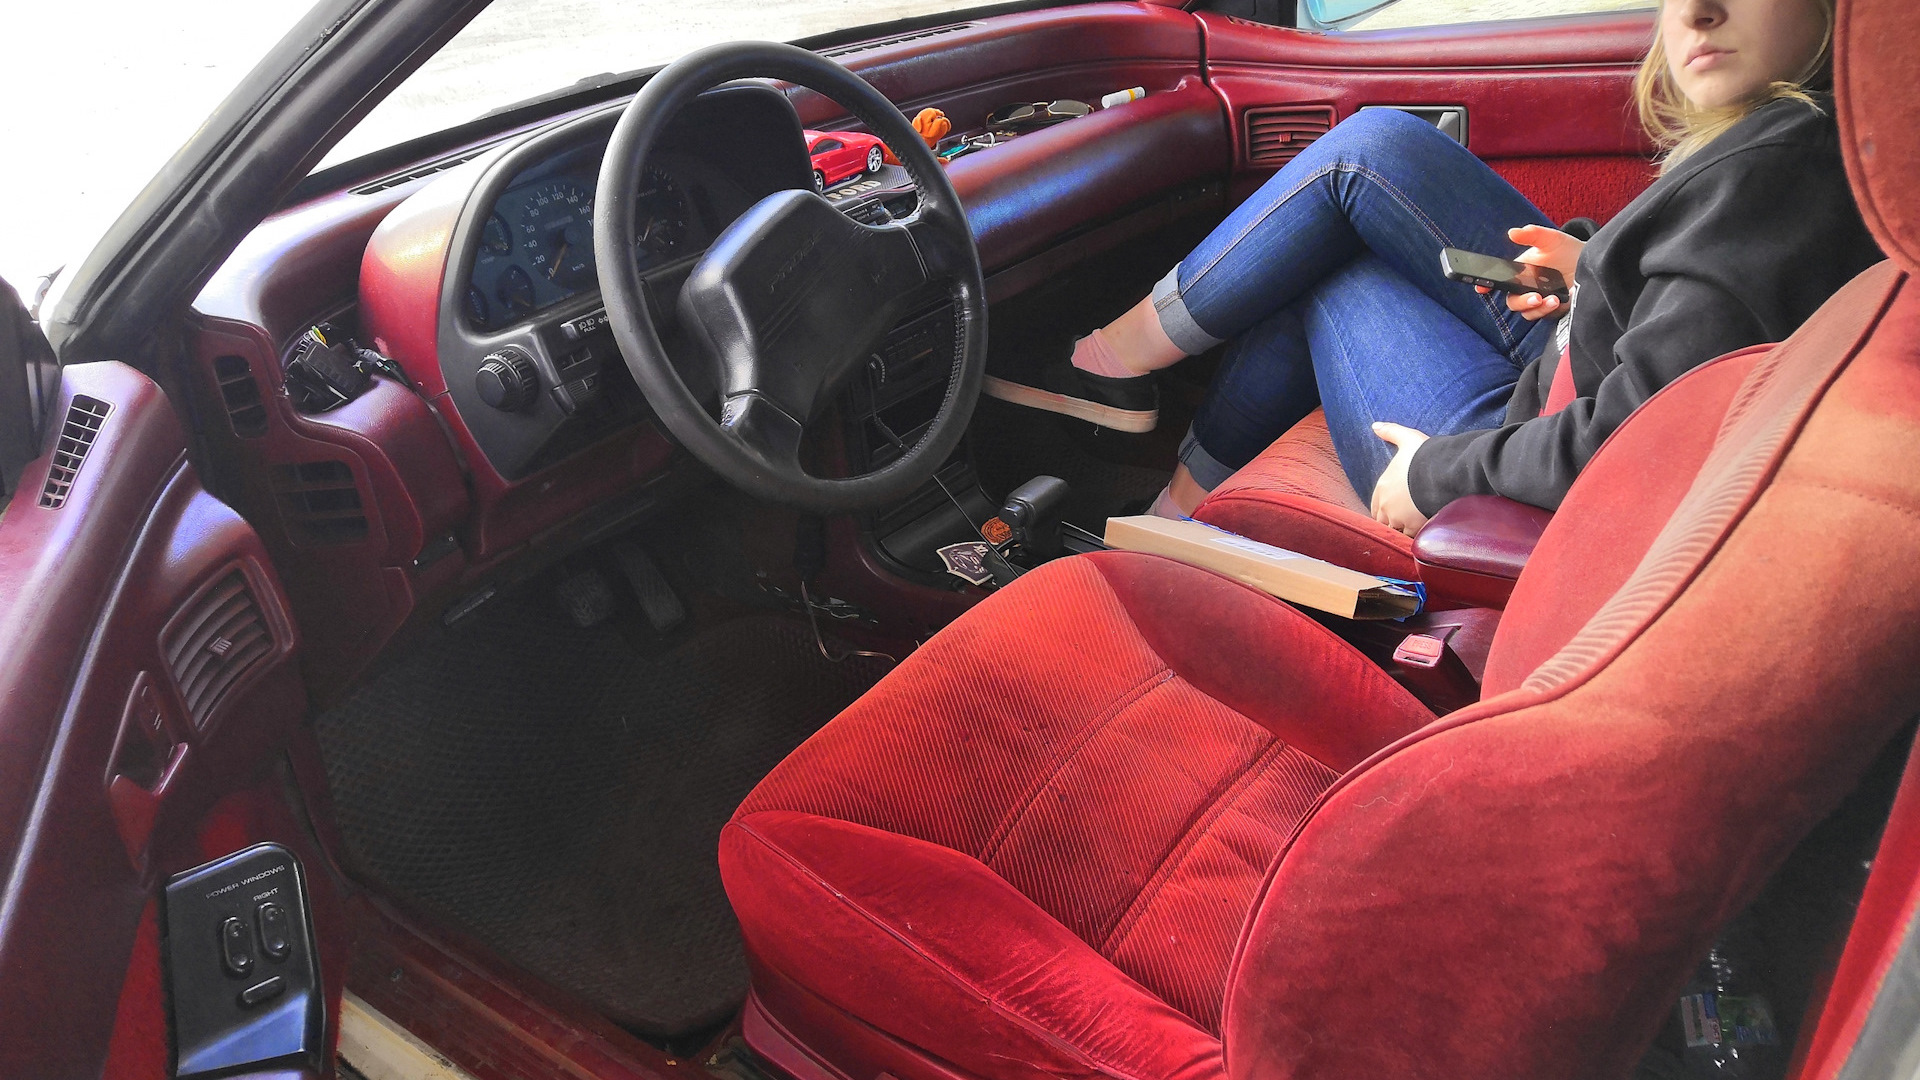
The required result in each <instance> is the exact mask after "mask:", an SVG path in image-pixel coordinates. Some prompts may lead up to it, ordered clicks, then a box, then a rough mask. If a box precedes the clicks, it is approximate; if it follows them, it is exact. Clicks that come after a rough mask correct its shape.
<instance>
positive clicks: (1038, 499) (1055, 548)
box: [1000, 476, 1067, 559]
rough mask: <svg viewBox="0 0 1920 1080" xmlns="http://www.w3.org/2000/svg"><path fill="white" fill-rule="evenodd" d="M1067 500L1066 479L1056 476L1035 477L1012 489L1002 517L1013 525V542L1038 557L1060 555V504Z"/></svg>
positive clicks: (1047, 557)
mask: <svg viewBox="0 0 1920 1080" xmlns="http://www.w3.org/2000/svg"><path fill="white" fill-rule="evenodd" d="M1066 501H1067V482H1066V481H1065V480H1062V479H1060V478H1059V477H1057V476H1036V477H1034V478H1033V479H1031V480H1029V481H1027V482H1026V483H1024V484H1021V485H1020V486H1019V487H1017V488H1015V489H1013V494H1011V495H1009V496H1007V502H1006V505H1004V506H1002V507H1001V508H1000V520H1002V521H1004V522H1006V523H1007V524H1008V525H1009V526H1011V527H1012V528H1013V540H1014V543H1017V544H1019V545H1020V546H1021V547H1022V548H1024V549H1026V551H1027V553H1028V554H1030V555H1032V556H1034V557H1035V558H1039V559H1051V558H1053V557H1054V556H1055V555H1058V554H1060V507H1061V506H1062V505H1063V504H1064V503H1065V502H1066Z"/></svg>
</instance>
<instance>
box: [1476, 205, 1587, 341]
mask: <svg viewBox="0 0 1920 1080" xmlns="http://www.w3.org/2000/svg"><path fill="white" fill-rule="evenodd" d="M1507 239H1509V240H1512V241H1513V242H1514V243H1516V244H1527V245H1530V246H1529V247H1528V248H1527V250H1525V251H1523V252H1521V253H1520V254H1518V255H1516V256H1514V259H1513V261H1514V262H1523V263H1530V264H1532V265H1534V266H1550V267H1552V268H1553V269H1555V270H1558V271H1560V276H1561V277H1563V278H1566V279H1567V284H1568V285H1572V284H1573V270H1574V267H1575V265H1577V264H1578V263H1579V261H1580V249H1581V248H1584V247H1586V246H1587V243H1586V241H1584V240H1581V239H1579V238H1578V237H1574V236H1569V235H1568V234H1566V233H1563V232H1561V231H1560V230H1559V229H1549V228H1547V227H1546V226H1545V225H1522V226H1521V227H1520V228H1517V229H1508V230H1507ZM1474 288H1476V289H1478V290H1480V291H1481V292H1483V293H1484V292H1487V291H1488V289H1487V287H1486V286H1484V285H1475V286H1474ZM1565 306H1566V303H1565V301H1563V300H1561V299H1560V298H1559V297H1557V296H1541V295H1540V294H1539V293H1508V294H1507V310H1508V311H1512V312H1516V313H1518V314H1519V316H1520V317H1521V318H1523V319H1526V320H1528V321H1532V320H1535V319H1544V318H1546V317H1547V316H1549V315H1558V314H1560V313H1561V309H1562V308H1564V307H1565Z"/></svg>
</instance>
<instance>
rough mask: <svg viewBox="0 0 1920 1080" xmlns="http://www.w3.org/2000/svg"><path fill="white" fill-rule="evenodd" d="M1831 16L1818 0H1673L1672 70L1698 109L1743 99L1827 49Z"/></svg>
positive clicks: (1668, 31)
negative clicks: (1823, 44) (1825, 41)
mask: <svg viewBox="0 0 1920 1080" xmlns="http://www.w3.org/2000/svg"><path fill="white" fill-rule="evenodd" d="M1826 31H1827V24H1826V17H1825V16H1824V15H1822V14H1821V13H1820V8H1819V7H1818V5H1816V4H1815V3H1814V2H1813V0H1666V2H1665V3H1663V4H1661V6H1660V35H1661V38H1662V39H1663V40H1664V41H1665V43H1666V50H1667V70H1668V71H1670V72H1672V73H1673V81H1674V83H1675V84H1676V85H1678V86H1679V87H1680V92H1681V93H1683V94H1685V95H1686V96H1687V100H1688V101H1691V102H1692V103H1693V104H1694V105H1695V106H1696V107H1698V108H1702V109H1717V108H1722V107H1724V106H1728V105H1737V104H1739V103H1740V102H1743V101H1746V100H1748V99H1750V98H1752V97H1753V96H1754V95H1756V94H1758V93H1759V92H1760V91H1762V90H1764V89H1766V87H1767V84H1769V83H1773V82H1778V81H1781V80H1785V79H1793V78H1796V77H1798V76H1799V75H1800V74H1801V73H1802V72H1803V71H1805V70H1806V67H1807V65H1808V64H1811V63H1812V62H1813V59H1814V57H1815V56H1816V55H1817V54H1818V53H1819V51H1820V44H1821V40H1822V39H1823V38H1824V37H1825V35H1826Z"/></svg>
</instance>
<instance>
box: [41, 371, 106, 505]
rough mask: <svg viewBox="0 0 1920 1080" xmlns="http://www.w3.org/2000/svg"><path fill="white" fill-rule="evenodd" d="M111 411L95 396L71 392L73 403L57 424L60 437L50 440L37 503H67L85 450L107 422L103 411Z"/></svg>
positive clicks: (84, 457)
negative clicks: (63, 420)
mask: <svg viewBox="0 0 1920 1080" xmlns="http://www.w3.org/2000/svg"><path fill="white" fill-rule="evenodd" d="M112 411H113V406H111V405H109V404H107V403H106V402H104V401H101V400H100V399H98V398H90V397H88V396H86V395H85V394H75V395H73V404H71V405H69V406H67V420H66V423H64V424H62V425H60V439H59V441H58V442H56V443H54V444H53V461H52V462H50V463H49V464H48V465H47V483H46V486H45V487H42V488H41V489H40V505H41V506H43V507H45V508H47V509H48V510H58V509H60V508H61V507H62V506H65V505H66V504H67V495H68V494H69V493H70V492H72V491H73V482H74V480H75V478H77V477H78V476H79V475H80V466H81V465H82V464H84V463H85V462H86V460H87V451H89V450H91V449H93V440H94V439H96V438H98V437H99V436H100V428H101V425H103V424H105V423H106V422H107V414H108V413H110V412H112Z"/></svg>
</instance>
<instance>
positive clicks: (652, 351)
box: [594, 42, 987, 511]
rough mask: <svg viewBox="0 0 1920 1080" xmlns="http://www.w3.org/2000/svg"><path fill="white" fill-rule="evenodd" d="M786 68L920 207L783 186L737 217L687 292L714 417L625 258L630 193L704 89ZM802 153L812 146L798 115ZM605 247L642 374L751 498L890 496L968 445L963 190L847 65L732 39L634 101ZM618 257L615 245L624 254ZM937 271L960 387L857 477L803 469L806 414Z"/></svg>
mask: <svg viewBox="0 0 1920 1080" xmlns="http://www.w3.org/2000/svg"><path fill="white" fill-rule="evenodd" d="M767 77H771V78H776V79H783V80H786V81H787V82H790V83H795V84H798V85H800V86H804V87H807V88H808V89H811V90H815V91H818V92H819V93H821V94H824V95H826V96H827V97H829V98H831V99H832V100H833V101H835V102H837V103H838V104H840V105H842V106H844V107H845V108H846V109H847V110H848V111H850V112H851V113H853V115H854V116H855V118H857V119H858V120H860V121H861V122H863V123H864V124H866V126H867V128H868V130H870V131H872V132H873V133H874V134H875V135H878V136H879V137H880V138H881V139H883V140H884V141H885V142H886V143H887V145H889V146H891V147H893V148H894V151H895V153H897V154H898V155H899V156H900V159H901V161H902V163H903V164H904V165H905V167H906V169H907V171H908V173H909V174H910V175H911V176H912V177H913V180H914V183H915V185H916V186H917V187H918V189H919V194H920V198H919V207H918V209H917V210H916V211H915V212H914V213H913V215H912V216H910V217H908V218H906V219H905V220H903V221H900V222H895V223H890V224H887V225H880V226H870V225H864V224H861V223H859V222H856V221H854V220H853V219H851V218H849V217H847V216H846V215H845V214H842V213H841V212H840V211H839V210H837V209H835V208H834V206H833V205H832V204H831V203H829V202H828V201H827V200H826V199H825V198H823V197H822V196H820V195H818V194H816V193H815V192H813V191H812V190H810V189H800V188H795V189H791V190H785V191H778V192H775V193H774V194H772V195H769V196H767V197H766V198H764V199H762V200H760V202H759V203H757V204H755V205H754V206H753V207H751V208H750V209H749V210H748V211H747V212H746V213H745V214H742V215H741V216H740V217H739V218H738V219H737V220H735V221H734V222H733V223H732V224H731V225H729V226H728V227H727V228H726V229H725V230H724V231H722V233H721V234H720V236H719V237H718V238H716V239H715V240H714V242H713V244H712V245H711V246H710V247H709V248H708V250H707V252H706V253H705V254H704V255H703V256H702V257H701V259H700V261H699V262H698V263H696V264H695V266H694V268H693V270H692V272H691V273H690V274H689V275H688V277H687V280H686V283H685V284H684V285H683V286H682V287H681V290H680V298H679V301H678V309H679V311H678V313H679V315H680V322H681V324H682V325H683V326H684V327H686V328H687V330H688V331H689V333H690V334H691V336H692V337H693V338H694V339H696V340H697V341H698V342H699V343H700V344H701V346H702V347H703V348H704V349H705V351H706V352H707V353H708V354H709V355H710V357H711V358H712V359H713V361H714V362H715V365H716V367H717V369H718V371H719V374H720V391H721V398H722V401H723V402H724V405H723V409H722V415H721V418H720V420H719V422H717V423H716V422H715V420H714V418H713V417H712V415H711V414H709V413H708V412H707V410H706V408H705V407H703V406H702V404H701V402H700V400H699V399H698V398H696V397H695V396H694V395H693V394H692V393H691V392H690V391H689V390H688V388H687V386H686V383H685V382H684V381H683V380H682V379H681V378H680V374H679V372H678V370H677V369H676V368H675V367H674V366H673V364H672V362H671V361H670V359H669V358H668V357H667V355H666V351H665V350H664V349H663V348H662V347H661V344H660V338H659V332H658V330H657V329H656V328H655V326H654V324H653V320H652V318H651V316H650V314H649V312H648V309H647V304H646V297H645V290H644V288H643V285H642V283H641V280H640V276H639V272H638V269H637V267H636V264H635V262H634V260H633V258H632V257H631V249H630V246H629V245H630V242H631V237H632V236H633V232H634V217H635V213H636V210H635V198H634V192H635V191H637V190H638V183H639V180H640V179H641V178H642V177H643V176H645V175H646V169H647V160H648V158H649V156H650V155H651V154H652V152H653V150H654V147H655V146H656V144H657V143H658V142H659V140H660V138H661V136H662V134H663V132H664V131H665V129H666V127H667V125H668V124H669V123H670V122H671V121H672V119H673V116H674V115H675V114H676V113H677V112H678V111H679V110H680V109H681V108H682V107H683V106H685V105H686V104H687V103H689V102H690V101H692V100H693V98H694V97H695V96H697V95H698V94H700V93H702V92H703V91H706V90H708V89H710V88H712V87H716V86H719V85H721V84H723V83H727V82H731V81H734V80H739V79H748V78H767ZM794 130H795V136H796V138H795V140H794V143H795V147H796V148H797V149H796V152H797V153H803V152H804V148H802V147H800V143H799V139H798V132H799V122H798V119H797V118H796V120H795V124H794ZM596 205H597V207H598V212H597V213H596V215H595V220H594V244H595V247H596V248H597V249H598V250H599V251H600V252H601V253H602V257H601V258H600V259H599V260H598V264H599V269H600V287H601V293H602V295H603V297H604V299H605V300H606V305H607V314H608V316H609V318H610V321H611V322H612V324H613V332H614V336H615V338H616V340H617V341H618V342H619V344H620V351H621V354H622V356H624V357H625V359H626V361H627V366H628V368H629V369H630V370H631V371H632V372H633V377H634V381H635V382H636V383H638V384H639V386H640V389H641V391H642V392H643V393H645V394H646V396H647V399H648V401H649V403H650V404H651V405H652V406H653V410H654V413H655V415H657V416H658V417H659V418H660V421H661V422H662V423H663V424H664V425H665V426H666V428H667V430H668V431H669V432H671V433H672V434H673V436H674V437H675V438H677V439H678V440H679V441H680V443H681V444H682V445H683V446H685V447H686V448H687V449H688V450H689V451H690V452H691V453H692V454H693V455H694V456H695V457H698V458H699V459H701V461H703V462H704V463H705V464H707V465H708V466H709V467H710V468H712V469H713V470H714V471H715V472H717V473H719V474H720V475H721V476H722V477H724V478H726V479H727V480H729V481H731V482H733V483H734V484H735V485H737V486H739V487H741V488H743V489H745V490H746V491H748V492H749V493H751V494H754V495H756V496H759V497H761V498H764V499H768V500H770V501H773V502H779V503H784V504H787V505H790V506H797V507H801V508H803V509H807V510H813V511H831V510H849V509H859V508H863V507H869V506H875V505H880V504H883V503H886V502H891V501H894V500H897V499H900V498H903V497H905V496H906V495H908V494H910V493H911V492H912V491H913V490H914V489H916V488H918V487H919V486H920V485H922V484H924V483H926V482H927V480H928V479H929V478H930V477H932V475H933V473H934V471H935V470H936V469H938V468H939V466H940V465H941V464H942V463H944V462H945V460H946V458H947V457H948V456H949V455H950V454H951V453H952V452H953V450H954V448H955V447H957V446H958V445H959V442H960V439H961V438H962V436H963V435H964V434H965V431H966V425H967V421H968V419H969V418H970V417H971V415H972V412H973V406H974V403H975V401H976V400H977V399H978V398H979V394H980V385H981V380H982V378H983V376H984V374H985V368H986V344H987V342H986V290H985V286H984V284H983V283H982V279H981V273H980V259H979V255H978V253H977V252H976V251H975V249H974V246H973V235H972V231H971V229H970V227H969V226H968V224H967V219H966V213H965V210H964V208H963V207H962V206H961V204H960V199H959V196H958V195H957V194H955V192H954V190H953V185H952V184H951V183H949V182H948V180H947V177H946V174H945V172H944V171H943V170H942V169H941V167H940V163H939V162H938V160H936V159H935V158H934V156H933V151H931V150H929V149H928V148H927V145H926V143H925V142H923V141H922V140H921V139H920V137H919V135H918V134H917V133H916V132H915V131H914V130H913V127H912V125H911V124H909V123H908V121H907V118H906V117H905V116H903V115H902V114H901V113H900V110H899V109H897V108H895V107H894V106H893V104H892V103H891V102H889V101H887V99H886V98H885V97H883V96H881V95H880V93H879V92H878V91H876V90H875V89H874V88H873V87H872V86H869V85H868V84H867V83H866V82H865V81H863V80H862V79H861V78H860V77H859V76H857V75H855V74H853V73H852V72H850V71H848V70H847V69H846V68H844V67H842V66H840V65H839V64H837V63H835V62H833V61H832V60H829V59H827V58H826V57H823V56H820V55H818V54H817V53H812V52H808V51H806V50H804V49H799V48H796V47H794V46H791V45H779V44H774V43H770V42H737V43H733V44H729V45H717V46H714V47H712V48H709V49H703V50H701V51H699V52H696V53H692V54H690V55H688V56H686V57H683V58H682V59H680V60H678V61H676V62H674V63H673V64H672V65H670V66H668V67H667V68H666V70H664V71H662V72H660V73H659V74H658V75H655V76H654V77H653V78H652V79H651V80H649V81H648V82H647V84H646V86H645V87H643V88H642V89H641V91H640V93H639V94H638V95H636V96H635V97H634V99H633V101H632V103H631V104H629V105H628V106H627V110H626V112H625V113H624V114H623V115H622V116H621V118H620V122H619V124H618V125H617V126H616V127H615V128H614V132H613V137H612V139H611V140H610V141H609V142H608V145H607V152H606V156H605V158H604V159H603V161H602V164H601V170H600V184H599V191H598V193H597V197H596ZM613 253H617V254H613ZM930 281H938V282H941V283H943V284H945V285H946V286H947V287H948V289H949V291H950V292H951V294H952V296H953V297H954V299H955V302H956V305H957V307H958V318H957V319H956V323H955V325H956V326H957V328H958V330H957V332H958V333H959V334H960V336H961V340H960V342H959V346H960V347H959V348H958V349H957V350H956V361H955V365H954V369H953V372H952V378H953V380H954V381H953V388H952V390H951V391H950V392H949V393H948V394H947V396H946V399H945V401H944V402H943V404H942V405H941V407H940V411H939V413H938V414H937V415H936V416H935V417H934V419H933V421H932V422H931V423H930V424H929V425H928V428H927V431H926V433H925V434H924V435H923V436H922V437H921V438H920V440H919V441H918V443H917V444H916V445H915V446H914V447H913V448H912V449H911V450H909V451H908V452H907V453H904V454H902V455H900V456H899V457H898V458H896V459H894V460H893V461H891V462H889V463H888V464H886V465H884V466H882V467H880V468H879V469H876V470H874V471H873V472H871V473H867V474H864V475H860V476H852V477H844V478H826V477H815V476H811V475H809V474H808V473H807V472H806V471H805V469H804V468H802V466H801V464H800V443H801V438H802V435H803V434H804V432H805V429H806V426H807V424H809V423H810V422H812V421H814V420H816V419H818V418H819V417H820V416H821V415H822V414H823V413H825V412H826V411H827V409H828V408H829V407H830V406H831V405H832V403H833V401H834V400H835V399H836V397H837V396H838V395H839V393H840V391H841V389H843V388H844V387H845V385H846V384H847V382H848V380H850V379H851V378H852V377H853V375H854V374H855V373H856V372H857V371H859V370H860V368H861V367H862V366H863V364H864V363H865V360H866V357H867V356H868V354H869V353H870V352H871V351H872V349H873V347H874V346H875V345H877V344H878V343H879V341H880V340H881V338H882V337H883V336H884V335H885V334H886V333H887V331H888V330H889V329H891V328H892V327H893V326H894V325H895V324H897V323H898V322H899V321H900V319H901V318H903V317H905V316H906V315H908V314H911V312H910V310H909V308H910V306H911V305H912V304H913V303H914V302H915V300H916V298H918V297H921V296H924V295H926V286H927V284H928V282H930Z"/></svg>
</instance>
